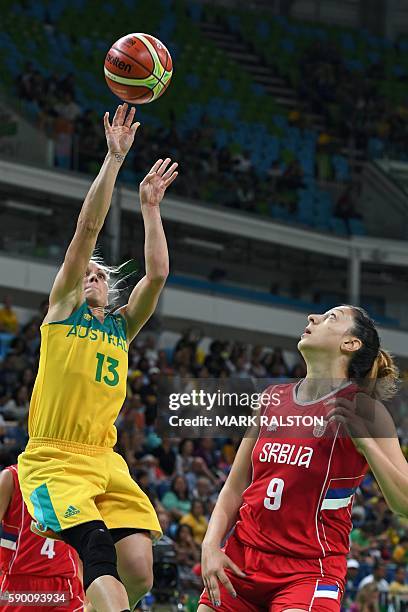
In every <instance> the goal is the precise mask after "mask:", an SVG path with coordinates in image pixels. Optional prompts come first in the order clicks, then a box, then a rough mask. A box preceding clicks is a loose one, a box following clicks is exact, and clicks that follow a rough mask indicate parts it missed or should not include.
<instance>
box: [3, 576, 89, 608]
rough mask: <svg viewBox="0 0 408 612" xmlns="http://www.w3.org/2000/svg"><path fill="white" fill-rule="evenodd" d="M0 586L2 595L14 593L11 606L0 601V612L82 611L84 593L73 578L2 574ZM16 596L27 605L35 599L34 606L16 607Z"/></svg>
mask: <svg viewBox="0 0 408 612" xmlns="http://www.w3.org/2000/svg"><path fill="white" fill-rule="evenodd" d="M0 584H1V593H2V594H4V593H6V592H8V593H11V594H13V593H14V594H15V600H14V601H13V603H11V602H10V603H6V601H5V600H4V599H2V600H0V612H3V611H7V612H40V610H45V611H46V612H80V611H81V612H82V610H83V609H84V591H83V588H82V583H81V581H80V580H79V578H77V577H76V578H63V577H58V576H53V577H50V578H47V577H44V578H43V577H41V576H29V577H28V576H22V575H15V576H8V575H4V576H1V577H0ZM33 594H34V595H33ZM3 596H4V595H3ZM17 596H18V598H20V600H21V599H22V598H24V600H25V601H26V602H27V603H29V602H30V600H31V601H33V597H34V596H35V597H36V599H37V602H36V603H37V605H33V606H30V605H18V601H17ZM3 602H4V604H3Z"/></svg>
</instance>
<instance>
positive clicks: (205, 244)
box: [182, 237, 224, 251]
mask: <svg viewBox="0 0 408 612" xmlns="http://www.w3.org/2000/svg"><path fill="white" fill-rule="evenodd" d="M182 242H184V244H189V245H191V246H197V247H201V248H202V249H208V250H210V251H223V250H224V245H223V244H220V243H219V242H210V241H209V240H202V239H201V238H189V237H186V238H183V239H182Z"/></svg>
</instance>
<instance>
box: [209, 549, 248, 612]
mask: <svg viewBox="0 0 408 612" xmlns="http://www.w3.org/2000/svg"><path fill="white" fill-rule="evenodd" d="M226 568H228V569H230V570H231V571H233V572H234V574H236V575H237V576H239V577H240V578H245V573H244V572H243V571H242V570H240V569H239V567H238V566H237V565H235V563H234V562H233V561H231V559H230V558H229V557H228V556H227V555H226V554H225V553H224V552H223V551H222V550H221V549H220V548H219V547H218V546H213V545H209V544H207V545H206V544H205V542H203V548H202V556H201V575H202V578H203V582H204V586H205V590H206V591H207V594H208V597H209V598H210V601H211V603H212V604H213V605H214V606H220V605H221V597H220V588H219V584H218V583H219V582H221V583H222V584H223V585H224V587H225V588H226V589H227V591H228V593H230V594H231V595H232V597H236V596H237V594H236V592H235V589H234V587H233V586H232V583H231V581H230V580H229V578H228V577H227V575H226V573H225V569H226Z"/></svg>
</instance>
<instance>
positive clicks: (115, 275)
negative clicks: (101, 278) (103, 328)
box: [89, 249, 138, 311]
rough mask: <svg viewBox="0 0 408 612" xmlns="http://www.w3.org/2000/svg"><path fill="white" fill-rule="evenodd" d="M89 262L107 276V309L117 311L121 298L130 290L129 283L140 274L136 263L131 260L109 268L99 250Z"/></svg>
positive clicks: (95, 251)
mask: <svg viewBox="0 0 408 612" xmlns="http://www.w3.org/2000/svg"><path fill="white" fill-rule="evenodd" d="M89 261H90V263H94V264H96V265H97V266H98V268H100V269H101V270H102V271H103V272H104V273H105V274H106V277H107V282H108V305H107V306H106V309H107V310H110V311H113V310H116V309H117V308H118V307H119V303H118V302H119V298H120V297H121V296H122V295H123V293H126V290H127V289H128V288H129V287H128V284H127V281H128V280H129V279H130V278H131V277H132V276H133V275H135V274H136V273H137V272H138V268H137V265H136V262H135V261H134V260H133V259H129V260H128V261H125V262H124V263H123V264H121V265H120V266H108V265H107V264H106V263H105V261H104V259H103V257H102V255H100V253H99V251H98V249H95V250H94V252H93V254H92V257H91V259H90V260H89Z"/></svg>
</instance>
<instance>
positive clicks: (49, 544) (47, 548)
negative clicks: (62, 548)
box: [41, 538, 55, 559]
mask: <svg viewBox="0 0 408 612" xmlns="http://www.w3.org/2000/svg"><path fill="white" fill-rule="evenodd" d="M41 554H42V555H46V556H47V557H48V558H49V559H53V558H54V557H55V550H54V540H51V539H50V538H46V540H45V542H44V544H43V545H42V548H41Z"/></svg>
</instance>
